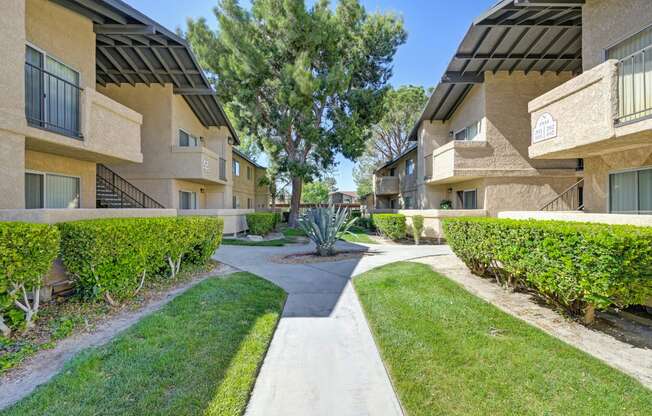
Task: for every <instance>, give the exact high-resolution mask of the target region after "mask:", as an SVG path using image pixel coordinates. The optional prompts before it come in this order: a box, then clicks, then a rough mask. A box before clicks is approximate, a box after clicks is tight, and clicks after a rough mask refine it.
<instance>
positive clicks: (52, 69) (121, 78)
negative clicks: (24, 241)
mask: <svg viewBox="0 0 652 416" xmlns="http://www.w3.org/2000/svg"><path fill="white" fill-rule="evenodd" d="M2 12H3V13H2V14H0V24H1V26H0V27H2V29H1V30H2V33H3V39H4V41H3V42H2V43H1V44H0V56H2V57H3V59H2V60H0V72H1V73H2V74H3V76H2V77H0V94H1V96H2V97H3V99H2V100H0V179H1V180H0V191H2V192H3V195H4V198H3V199H2V201H0V209H4V210H22V209H39V208H41V209H61V208H69V209H74V208H89V209H94V208H172V209H183V210H196V209H224V208H227V209H231V208H232V200H233V195H234V191H233V189H234V181H235V179H236V178H233V177H232V170H231V169H230V168H229V167H230V166H231V165H232V163H233V160H234V156H233V150H232V147H233V145H237V144H238V138H237V135H236V133H235V131H234V130H233V128H232V126H231V125H230V123H229V120H228V118H227V117H226V115H225V113H224V111H223V110H222V108H221V106H220V103H219V102H218V101H217V99H216V97H215V94H214V92H213V90H212V89H211V86H210V83H209V82H208V80H207V79H206V77H205V76H204V74H203V72H202V70H201V68H200V66H199V65H198V63H197V61H196V59H195V57H194V55H193V54H192V52H191V50H190V48H189V46H188V45H187V44H186V42H185V41H184V40H183V39H181V38H180V37H178V36H177V35H176V34H174V33H173V32H171V31H169V30H167V29H166V28H164V27H162V26H161V25H159V24H157V23H156V22H154V21H153V20H151V19H149V18H148V17H147V16H144V15H143V14H141V13H140V12H138V11H137V10H135V9H133V8H131V7H130V6H128V5H127V4H126V3H124V2H122V1H120V0H49V1H48V0H7V1H6V2H4V3H3V5H2ZM255 169H257V174H258V175H261V173H260V170H261V169H262V168H261V167H260V166H255ZM258 191H259V193H260V192H262V190H258ZM254 194H256V191H254ZM255 198H258V202H254V203H252V204H247V205H246V206H245V207H247V206H249V205H251V208H254V206H257V205H260V206H262V205H263V204H264V202H263V199H264V197H263V196H255V197H254V200H255ZM8 215H9V214H8ZM8 218H12V219H17V217H16V215H15V213H11V215H10V216H9V217H8ZM18 219H19V218H18Z"/></svg>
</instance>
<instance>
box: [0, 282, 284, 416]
mask: <svg viewBox="0 0 652 416" xmlns="http://www.w3.org/2000/svg"><path fill="white" fill-rule="evenodd" d="M284 301H285V293H284V292H283V291H282V290H281V289H279V288H278V287H276V286H274V285H272V284H271V283H269V282H267V281H265V280H262V279H260V278H258V277H256V276H254V275H251V274H248V273H237V274H234V275H231V276H229V277H228V278H225V279H220V278H214V279H209V280H206V281H204V282H202V283H200V284H198V285H197V286H195V287H194V288H192V289H190V290H188V291H187V292H186V293H184V294H183V295H180V296H179V297H177V298H176V299H175V300H173V301H172V302H170V303H169V304H168V305H166V306H165V307H164V308H163V309H161V310H160V311H158V312H156V313H154V314H152V315H150V316H148V317H146V318H144V319H143V320H142V321H140V322H139V323H138V324H136V325H135V326H133V327H132V328H130V329H129V330H127V331H126V332H125V333H124V334H122V335H120V336H119V337H118V338H116V339H115V340H114V341H112V342H111V343H109V344H107V345H106V346H103V347H100V348H97V349H90V350H87V351H84V352H82V353H81V354H79V355H78V356H77V357H75V358H74V359H73V360H72V361H71V362H70V363H68V364H67V365H66V366H65V368H64V369H63V371H62V372H61V374H59V375H58V376H57V377H55V378H54V379H53V380H52V381H51V382H50V383H48V384H46V385H45V386H42V387H40V388H38V389H37V390H36V392H35V393H34V394H33V395H31V396H30V397H28V398H26V399H25V400H23V401H21V402H20V403H18V404H17V405H16V406H14V407H12V408H10V409H8V410H6V411H4V412H0V414H1V415H3V416H8V415H48V416H51V415H65V416H71V415H139V416H140V415H211V416H212V415H241V414H242V413H243V412H244V409H245V406H246V404H247V400H248V398H249V394H250V391H251V389H252V387H253V384H254V381H255V379H256V375H257V372H258V368H259V366H260V364H261V362H262V360H263V358H264V356H265V353H266V351H267V347H268V345H269V342H270V340H271V337H272V335H273V333H274V329H275V328H276V323H277V322H278V319H279V317H280V314H281V310H282V307H283V303H284Z"/></svg>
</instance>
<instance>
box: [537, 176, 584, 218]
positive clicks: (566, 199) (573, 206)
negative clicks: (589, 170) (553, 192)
mask: <svg viewBox="0 0 652 416" xmlns="http://www.w3.org/2000/svg"><path fill="white" fill-rule="evenodd" d="M541 211H584V178H582V179H580V180H579V181H577V183H575V184H574V185H573V186H571V187H570V188H568V189H566V190H565V191H564V192H562V193H561V194H559V196H557V197H556V198H555V199H553V200H552V201H550V202H548V203H547V204H546V205H544V206H543V207H542V208H541Z"/></svg>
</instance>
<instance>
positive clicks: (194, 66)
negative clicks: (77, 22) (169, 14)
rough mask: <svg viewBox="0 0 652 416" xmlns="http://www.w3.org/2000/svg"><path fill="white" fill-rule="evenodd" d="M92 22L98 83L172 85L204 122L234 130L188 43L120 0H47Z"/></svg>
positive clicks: (175, 91) (208, 124)
mask: <svg viewBox="0 0 652 416" xmlns="http://www.w3.org/2000/svg"><path fill="white" fill-rule="evenodd" d="M51 1H53V2H54V3H57V4H59V5H61V6H63V7H66V8H68V9H70V10H72V11H74V12H77V13H79V14H81V15H84V16H86V17H88V18H89V19H91V20H92V21H93V23H94V26H93V29H94V31H95V34H96V74H97V76H96V77H97V82H98V83H99V84H100V85H107V84H117V85H120V84H131V85H135V84H136V83H144V84H147V85H149V84H161V85H164V84H172V85H173V86H174V94H178V95H181V96H183V98H184V99H185V100H186V102H187V103H188V106H190V108H191V109H192V111H193V112H194V113H195V115H196V116H197V118H198V119H199V121H201V123H202V124H203V125H204V126H206V127H227V128H228V129H229V131H230V133H231V135H232V136H233V139H234V140H235V142H236V143H239V140H238V137H237V134H236V132H235V130H234V129H233V126H232V125H231V123H230V122H229V119H228V117H227V116H226V114H225V113H224V111H223V109H222V107H221V105H220V103H219V102H218V100H217V98H216V96H215V91H214V90H213V89H212V86H211V84H210V82H209V81H208V79H207V78H206V76H205V75H204V72H203V71H202V69H201V67H200V66H199V64H198V63H197V60H196V58H195V56H194V54H193V53H192V51H191V50H190V46H189V45H188V43H187V42H186V41H185V40H184V39H182V38H181V37H179V36H178V35H176V34H175V33H173V32H171V31H170V30H168V29H166V28H165V27H163V26H161V25H160V24H159V23H157V22H155V21H154V20H152V19H150V18H149V17H147V16H145V15H144V14H142V13H140V12H139V11H138V10H136V9H134V8H132V7H131V6H129V5H128V4H126V3H125V2H123V1H121V0H51Z"/></svg>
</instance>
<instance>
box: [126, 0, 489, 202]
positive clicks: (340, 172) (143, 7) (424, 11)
mask: <svg viewBox="0 0 652 416" xmlns="http://www.w3.org/2000/svg"><path fill="white" fill-rule="evenodd" d="M126 1H127V3H129V4H130V5H131V6H133V7H135V8H136V9H138V10H140V11H141V12H143V13H144V14H146V15H148V16H150V17H151V18H153V19H154V20H156V21H157V22H159V23H161V24H162V25H164V26H166V27H167V28H168V29H172V30H174V29H176V28H177V27H181V28H184V27H185V25H186V19H187V18H188V17H193V18H197V17H200V16H205V17H206V18H207V20H208V22H209V24H211V25H213V27H215V25H216V20H215V16H214V15H213V11H212V10H213V7H214V6H215V5H216V4H217V1H216V0H185V1H179V0H126ZM247 3H248V1H242V4H247ZM362 3H363V4H364V5H365V7H366V8H367V10H368V11H372V12H373V11H379V12H394V13H397V14H399V15H401V16H403V19H404V21H405V26H406V29H407V31H408V40H407V43H406V44H405V45H403V46H402V47H401V48H400V49H399V51H398V53H397V54H396V57H395V59H394V76H393V77H392V80H391V83H392V85H395V86H399V85H406V84H413V85H422V86H424V87H430V86H433V85H435V84H436V83H437V81H438V80H439V78H441V75H442V73H443V71H444V69H445V67H446V65H447V64H448V62H449V60H450V58H451V56H452V55H453V53H454V52H455V50H456V49H457V45H458V44H459V42H460V40H461V39H462V37H463V36H464V33H466V30H467V29H468V28H469V25H470V24H471V21H472V20H473V18H475V17H476V16H478V15H479V14H480V13H482V12H483V11H484V10H485V9H487V8H488V7H489V6H491V5H492V4H493V3H495V0H455V1H452V2H451V1H448V0H362ZM338 162H339V164H338V166H337V167H336V168H335V178H336V179H337V183H338V188H339V189H340V190H345V191H348V190H351V191H352V190H355V184H354V183H353V179H352V178H351V172H352V170H353V166H354V164H353V163H352V162H350V161H348V160H346V159H344V158H341V157H340V158H338Z"/></svg>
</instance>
